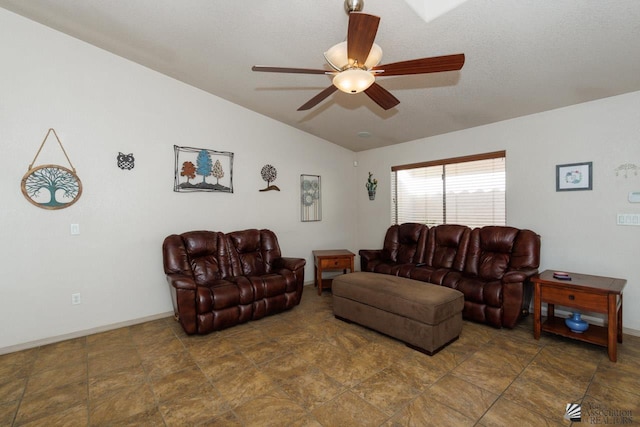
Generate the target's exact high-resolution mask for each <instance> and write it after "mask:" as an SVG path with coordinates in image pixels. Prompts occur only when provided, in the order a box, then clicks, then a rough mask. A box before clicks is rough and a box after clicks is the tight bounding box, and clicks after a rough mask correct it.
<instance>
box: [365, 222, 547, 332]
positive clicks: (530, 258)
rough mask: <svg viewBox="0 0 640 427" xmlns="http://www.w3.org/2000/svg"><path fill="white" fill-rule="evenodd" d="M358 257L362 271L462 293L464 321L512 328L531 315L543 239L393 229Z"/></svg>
mask: <svg viewBox="0 0 640 427" xmlns="http://www.w3.org/2000/svg"><path fill="white" fill-rule="evenodd" d="M359 254H360V267H361V268H360V269H361V270H362V271H369V272H374V273H382V274H392V275H396V276H400V277H406V278H409V279H414V280H420V281H423V282H428V283H433V284H436V285H443V286H447V287H450V288H453V289H457V290H458V291H460V292H462V293H463V294H464V300H465V302H464V309H463V312H462V315H463V317H464V318H465V319H468V320H473V321H476V322H480V323H486V324H489V325H492V326H495V327H498V328H499V327H503V326H504V327H508V328H513V327H514V326H515V325H516V323H517V321H518V320H519V319H520V318H521V316H522V315H526V314H527V313H528V310H529V303H530V301H531V294H532V292H531V284H530V282H529V279H530V278H531V276H533V275H534V274H536V273H537V272H538V267H539V265H540V236H538V235H537V234H536V233H534V232H533V231H531V230H520V229H517V228H514V227H506V226H505V227H499V226H487V227H482V228H474V229H471V228H469V227H466V226H463V225H451V224H445V225H438V226H434V227H431V228H429V227H427V226H426V225H424V224H416V223H406V224H400V225H392V226H391V227H389V229H388V230H387V233H386V236H385V239H384V245H383V248H382V249H376V250H367V249H362V250H360V252H359Z"/></svg>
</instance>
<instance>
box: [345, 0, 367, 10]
mask: <svg viewBox="0 0 640 427" xmlns="http://www.w3.org/2000/svg"><path fill="white" fill-rule="evenodd" d="M362 9H364V0H344V10H345V11H346V12H347V13H351V12H360V11H361V10H362Z"/></svg>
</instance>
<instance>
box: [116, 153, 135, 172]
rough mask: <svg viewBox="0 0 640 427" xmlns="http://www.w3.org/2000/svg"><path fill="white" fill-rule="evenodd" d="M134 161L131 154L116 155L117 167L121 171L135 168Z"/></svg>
mask: <svg viewBox="0 0 640 427" xmlns="http://www.w3.org/2000/svg"><path fill="white" fill-rule="evenodd" d="M135 161H136V159H134V158H133V153H129V154H124V153H118V167H119V168H120V169H122V170H131V169H133V167H134V166H135Z"/></svg>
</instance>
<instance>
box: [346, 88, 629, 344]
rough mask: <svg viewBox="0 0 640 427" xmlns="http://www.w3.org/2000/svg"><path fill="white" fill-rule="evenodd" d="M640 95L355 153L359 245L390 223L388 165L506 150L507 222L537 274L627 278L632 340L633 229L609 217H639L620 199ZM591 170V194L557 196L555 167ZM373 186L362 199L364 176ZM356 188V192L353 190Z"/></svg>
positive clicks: (373, 243)
mask: <svg viewBox="0 0 640 427" xmlns="http://www.w3.org/2000/svg"><path fill="white" fill-rule="evenodd" d="M639 124H640V92H635V93H630V94H626V95H621V96H617V97H612V98H607V99H603V100H599V101H595V102H590V103H585V104H580V105H576V106H572V107H568V108H563V109H559V110H554V111H548V112H545V113H541V114H536V115H532V116H527V117H522V118H518V119H513V120H509V121H504V122H500V123H495V124H492V125H487V126H483V127H478V128H474V129H468V130H465V131H460V132H455V133H450V134H446V135H441V136H437V137H432V138H427V139H422V140H417V141H412V142H409V143H405V144H401V145H396V146H392V147H385V148H380V149H375V150H370V151H365V152H360V153H358V162H359V165H358V173H357V181H358V184H359V185H357V186H356V188H357V191H358V192H357V197H356V199H357V201H358V218H359V221H358V247H360V248H379V247H381V245H382V240H383V237H384V232H385V230H386V228H387V227H388V226H389V224H390V217H391V214H390V209H389V206H390V190H389V180H390V171H391V166H394V165H402V164H408V163H416V162H420V161H427V160H435V159H443V158H449V157H458V156H464V155H470V154H476V153H484V152H491V151H497V150H506V151H507V224H508V225H512V226H515V227H520V228H530V229H532V230H534V231H536V232H537V233H538V234H540V235H541V237H542V251H541V269H554V270H565V271H574V272H582V273H587V274H594V275H602V276H612V277H620V278H624V279H627V285H626V287H625V289H624V310H623V316H624V318H623V324H624V327H625V329H632V330H634V331H631V332H633V333H634V334H636V333H637V332H638V333H640V302H639V301H640V270H638V256H639V255H640V227H630V226H617V225H616V214H617V213H640V204H631V203H629V202H628V201H627V194H628V193H629V192H630V191H640V176H636V175H633V174H632V175H630V176H629V177H628V178H624V177H623V176H622V175H620V176H616V174H615V171H614V169H615V168H617V167H618V166H620V165H621V164H624V163H634V164H636V165H640V125H639ZM589 161H591V162H593V190H592V191H575V192H556V190H555V186H556V184H555V168H556V165H558V164H566V163H577V162H589ZM368 171H371V172H373V174H374V176H375V177H377V178H378V181H379V184H378V194H377V196H376V200H375V201H369V200H368V197H367V194H366V191H365V189H364V183H365V181H366V178H367V172H368ZM361 187H362V188H361Z"/></svg>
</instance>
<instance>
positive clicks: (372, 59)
mask: <svg viewBox="0 0 640 427" xmlns="http://www.w3.org/2000/svg"><path fill="white" fill-rule="evenodd" d="M324 58H325V59H326V60H327V62H328V63H329V65H331V67H333V68H334V69H336V70H343V69H345V68H348V67H353V66H354V65H355V64H354V61H352V60H349V57H348V56H347V42H340V43H338V44H335V45H333V46H331V47H330V48H329V50H327V51H326V52H325V53H324ZM381 60H382V48H381V47H380V46H378V45H377V44H375V43H374V44H373V46H371V50H370V51H369V56H368V57H367V60H366V61H365V63H364V67H365V68H366V69H367V70H370V69H371V68H373V67H375V66H376V65H378V64H379V63H380V61H381Z"/></svg>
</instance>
